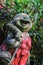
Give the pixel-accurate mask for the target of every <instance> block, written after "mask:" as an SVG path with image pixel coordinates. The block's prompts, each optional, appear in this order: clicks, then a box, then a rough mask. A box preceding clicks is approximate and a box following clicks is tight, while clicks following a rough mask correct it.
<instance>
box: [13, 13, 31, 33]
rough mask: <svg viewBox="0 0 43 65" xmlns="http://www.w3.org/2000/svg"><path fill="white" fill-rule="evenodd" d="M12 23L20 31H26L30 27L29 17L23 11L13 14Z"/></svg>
mask: <svg viewBox="0 0 43 65" xmlns="http://www.w3.org/2000/svg"><path fill="white" fill-rule="evenodd" d="M12 23H13V24H14V25H16V26H17V27H18V28H19V29H20V30H21V31H22V32H28V31H29V30H30V29H31V28H32V22H31V20H30V17H29V16H28V15H27V14H25V13H20V14H17V15H15V17H14V18H13V21H12Z"/></svg>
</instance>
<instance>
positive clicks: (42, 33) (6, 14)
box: [0, 0, 43, 65]
mask: <svg viewBox="0 0 43 65" xmlns="http://www.w3.org/2000/svg"><path fill="white" fill-rule="evenodd" d="M0 5H1V6H2V7H0V8H1V9H0V27H1V28H2V27H3V25H4V24H5V23H8V22H9V21H11V20H12V18H13V17H14V16H15V15H16V14H17V13H22V12H24V13H27V14H28V15H29V16H30V18H31V20H32V23H33V24H34V25H33V27H32V29H31V31H30V32H29V34H30V36H31V38H32V49H31V58H33V59H35V60H36V64H37V65H43V0H0Z"/></svg>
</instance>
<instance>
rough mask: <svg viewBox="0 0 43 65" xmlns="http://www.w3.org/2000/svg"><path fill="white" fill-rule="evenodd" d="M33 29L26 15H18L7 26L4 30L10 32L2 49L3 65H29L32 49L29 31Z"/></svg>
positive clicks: (0, 54)
mask: <svg viewBox="0 0 43 65" xmlns="http://www.w3.org/2000/svg"><path fill="white" fill-rule="evenodd" d="M31 28H32V22H31V20H30V17H29V16H28V15H27V14H25V13H20V14H17V15H16V16H15V17H13V20H12V21H11V22H10V23H7V24H6V25H5V27H4V28H3V29H4V30H7V31H8V32H7V34H8V35H7V37H6V39H5V41H4V43H3V44H2V45H1V49H0V58H1V60H0V61H1V64H2V63H3V64H4V65H27V60H28V57H29V56H30V49H31V38H30V36H29V34H28V31H29V30H30V29H31ZM3 53H4V54H3Z"/></svg>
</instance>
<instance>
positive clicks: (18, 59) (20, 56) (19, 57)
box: [11, 33, 31, 65]
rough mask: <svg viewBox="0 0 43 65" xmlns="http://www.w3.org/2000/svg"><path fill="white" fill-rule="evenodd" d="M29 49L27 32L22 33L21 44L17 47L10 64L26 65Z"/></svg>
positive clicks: (29, 41)
mask: <svg viewBox="0 0 43 65" xmlns="http://www.w3.org/2000/svg"><path fill="white" fill-rule="evenodd" d="M29 49H31V38H30V36H29V35H28V34H27V33H23V35H22V38H21V46H20V48H19V49H18V51H17V53H16V56H15V58H14V59H13V61H12V63H11V65H26V63H27V60H28V57H29V55H30V53H29Z"/></svg>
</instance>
